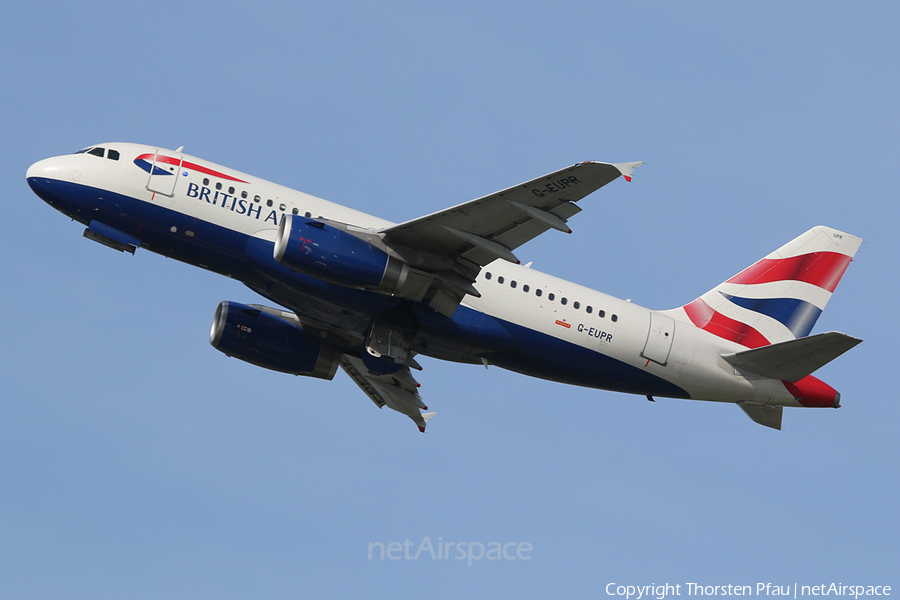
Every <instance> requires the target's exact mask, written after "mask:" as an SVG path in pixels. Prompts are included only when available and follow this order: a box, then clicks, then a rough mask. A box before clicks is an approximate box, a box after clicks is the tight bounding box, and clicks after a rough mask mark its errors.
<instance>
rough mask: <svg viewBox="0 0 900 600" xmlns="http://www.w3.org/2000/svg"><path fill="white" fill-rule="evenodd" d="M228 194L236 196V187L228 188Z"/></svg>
mask: <svg viewBox="0 0 900 600" xmlns="http://www.w3.org/2000/svg"><path fill="white" fill-rule="evenodd" d="M228 193H229V194H234V186H232V187H230V188H228Z"/></svg>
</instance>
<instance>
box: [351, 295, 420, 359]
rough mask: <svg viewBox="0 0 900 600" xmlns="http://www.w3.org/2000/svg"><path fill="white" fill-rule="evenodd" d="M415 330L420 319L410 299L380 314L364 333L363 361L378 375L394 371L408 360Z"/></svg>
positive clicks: (417, 328)
mask: <svg viewBox="0 0 900 600" xmlns="http://www.w3.org/2000/svg"><path fill="white" fill-rule="evenodd" d="M418 330H419V320H418V319H417V318H416V315H415V313H414V312H413V308H412V303H410V302H401V303H400V304H398V305H397V306H395V307H393V308H389V309H387V310H386V311H384V312H382V313H379V314H378V316H376V317H375V320H374V321H373V322H372V325H371V326H370V327H369V332H368V333H367V334H366V347H365V350H364V351H363V353H362V360H363V363H365V365H366V367H368V369H369V370H370V371H372V372H374V373H378V374H380V375H387V374H389V373H396V372H397V371H399V370H400V369H402V368H403V366H404V365H406V363H407V361H408V360H409V358H410V352H411V350H412V345H413V340H415V337H416V333H417V332H418Z"/></svg>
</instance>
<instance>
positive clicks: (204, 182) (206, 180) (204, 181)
mask: <svg viewBox="0 0 900 600" xmlns="http://www.w3.org/2000/svg"><path fill="white" fill-rule="evenodd" d="M203 185H209V177H204V178H203Z"/></svg>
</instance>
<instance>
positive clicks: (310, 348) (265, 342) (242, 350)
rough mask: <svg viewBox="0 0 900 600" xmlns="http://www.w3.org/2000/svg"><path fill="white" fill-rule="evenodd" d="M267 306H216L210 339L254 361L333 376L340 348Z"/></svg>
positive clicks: (289, 370)
mask: <svg viewBox="0 0 900 600" xmlns="http://www.w3.org/2000/svg"><path fill="white" fill-rule="evenodd" d="M266 310H271V311H272V312H280V311H275V310H274V309H264V307H260V308H256V307H253V306H247V305H245V304H238V303H237V302H222V303H220V304H219V307H218V308H217V309H216V316H215V317H214V318H213V323H212V328H211V329H210V331H209V343H210V344H212V346H213V348H215V349H216V350H219V351H220V352H223V353H225V354H227V355H228V356H233V357H235V358H239V359H240V360H243V361H244V362H248V363H250V364H252V365H256V366H258V367H262V368H264V369H270V370H272V371H279V372H281V373H290V374H291V375H305V376H307V377H316V378H318V379H333V378H334V374H335V372H336V371H337V368H338V365H339V364H340V361H341V352H340V351H339V350H338V349H337V348H335V347H334V346H331V345H329V344H326V343H324V342H322V341H321V340H319V339H318V338H316V337H314V336H312V335H310V334H309V333H307V332H305V331H303V329H302V328H300V327H298V326H297V325H294V324H292V323H289V322H288V321H286V320H284V319H282V318H279V317H277V316H275V315H273V314H269V313H268V312H266Z"/></svg>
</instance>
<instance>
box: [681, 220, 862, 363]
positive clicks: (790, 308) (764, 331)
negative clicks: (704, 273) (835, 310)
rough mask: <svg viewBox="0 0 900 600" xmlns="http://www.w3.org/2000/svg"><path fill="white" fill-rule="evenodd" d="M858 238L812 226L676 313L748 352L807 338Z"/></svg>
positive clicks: (851, 256) (857, 246)
mask: <svg viewBox="0 0 900 600" xmlns="http://www.w3.org/2000/svg"><path fill="white" fill-rule="evenodd" d="M861 243H862V239H861V238H858V237H856V236H853V235H850V234H847V233H843V232H841V231H837V230H836V229H831V228H829V227H821V226H820V227H813V228H812V229H810V230H809V231H807V232H806V233H804V234H803V235H801V236H800V237H798V238H796V239H794V240H792V241H790V242H788V243H787V244H785V245H784V246H782V247H781V248H779V249H778V250H776V251H775V252H773V253H771V254H769V255H768V256H766V257H765V258H763V259H762V260H760V261H758V262H756V263H755V264H753V265H751V266H750V267H748V268H746V269H744V270H743V271H741V272H740V273H738V274H737V275H735V276H734V277H732V278H731V279H729V280H728V281H726V282H724V283H722V284H720V285H719V286H717V287H715V288H713V289H712V290H710V291H708V292H706V293H705V294H703V295H702V296H700V297H699V298H697V299H696V300H694V301H693V302H691V303H690V304H687V305H685V306H683V307H681V309H676V310H675V311H673V312H675V313H677V312H681V311H684V316H686V317H687V320H689V321H690V322H691V323H693V324H694V325H696V326H697V327H699V328H701V329H704V330H706V331H708V332H710V333H712V334H714V335H717V336H719V337H721V338H724V339H726V340H730V341H733V342H737V343H738V344H741V345H742V346H746V347H748V348H757V347H759V346H767V345H769V344H774V343H777V342H783V341H786V340H791V339H795V338H799V337H805V336H807V335H809V332H810V331H811V330H812V328H813V325H815V323H816V320H817V319H818V318H819V315H820V314H822V310H824V308H825V305H826V304H827V303H828V300H829V299H830V298H831V294H832V292H834V289H835V288H836V287H837V284H838V282H840V280H841V277H842V276H843V275H844V271H846V270H847V266H848V265H849V264H850V261H851V260H852V258H853V255H854V254H856V251H857V250H858V249H859V245H860V244H861Z"/></svg>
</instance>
